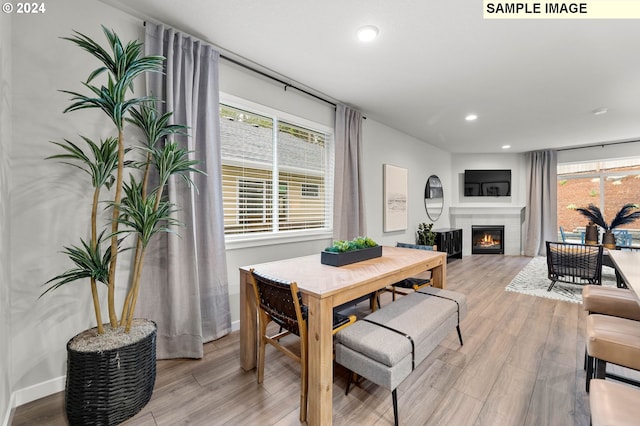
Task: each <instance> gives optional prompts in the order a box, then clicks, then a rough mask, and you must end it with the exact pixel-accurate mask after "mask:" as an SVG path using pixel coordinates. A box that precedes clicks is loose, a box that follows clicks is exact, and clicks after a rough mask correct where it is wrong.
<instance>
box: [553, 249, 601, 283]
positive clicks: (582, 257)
mask: <svg viewBox="0 0 640 426" xmlns="http://www.w3.org/2000/svg"><path fill="white" fill-rule="evenodd" d="M546 243H547V269H548V277H549V279H550V280H551V285H549V288H548V289H547V291H551V289H552V288H553V286H554V285H555V283H556V282H558V281H561V282H566V283H571V284H582V285H584V284H597V285H601V284H602V246H600V245H597V246H596V245H585V244H573V243H559V242H551V241H547V242H546Z"/></svg>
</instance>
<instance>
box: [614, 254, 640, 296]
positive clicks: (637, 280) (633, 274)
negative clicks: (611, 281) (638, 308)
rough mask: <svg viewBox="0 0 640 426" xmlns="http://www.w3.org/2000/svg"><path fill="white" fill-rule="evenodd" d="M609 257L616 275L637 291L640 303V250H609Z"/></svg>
mask: <svg viewBox="0 0 640 426" xmlns="http://www.w3.org/2000/svg"><path fill="white" fill-rule="evenodd" d="M609 259H610V260H611V263H612V264H613V267H614V268H615V270H616V275H618V276H620V278H622V281H623V282H624V283H625V284H626V285H627V287H629V288H630V289H631V290H632V291H633V292H634V293H635V295H636V297H638V303H639V304H640V251H628V250H609Z"/></svg>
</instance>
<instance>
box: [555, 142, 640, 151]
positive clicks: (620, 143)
mask: <svg viewBox="0 0 640 426" xmlns="http://www.w3.org/2000/svg"><path fill="white" fill-rule="evenodd" d="M638 142H640V140H632V141H620V142H607V143H596V144H593V145H584V146H576V147H571V148H561V149H556V151H573V150H575V149H585V148H597V147H601V148H604V147H605V146H609V145H622V144H626V143H638Z"/></svg>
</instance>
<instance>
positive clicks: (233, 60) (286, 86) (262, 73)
mask: <svg viewBox="0 0 640 426" xmlns="http://www.w3.org/2000/svg"><path fill="white" fill-rule="evenodd" d="M142 24H143V25H144V26H145V27H146V26H147V21H146V20H145V21H143V23H142ZM165 26H166V25H165ZM187 35H188V36H189V37H191V38H193V39H194V40H197V41H200V42H202V43H207V44H211V45H212V46H214V47H215V48H216V49H217V50H218V51H220V50H225V49H222V48H220V47H219V46H216V45H214V44H212V43H210V42H208V41H204V40H201V39H199V38H197V37H194V36H192V35H191V34H187ZM220 59H224V60H225V61H227V62H231V63H232V64H234V65H238V66H239V67H242V68H244V69H246V70H249V71H251V72H253V73H256V74H259V75H261V76H263V77H266V78H268V79H270V80H273V81H276V82H278V83H280V84H282V85H283V86H284V91H285V92H286V91H287V88H292V89H295V90H297V91H298V92H301V93H304V94H305V95H307V96H311V97H312V98H315V99H317V100H319V101H322V102H325V103H327V104H329V105H331V106H333V107H334V108H336V107H337V104H336V103H335V102H333V101H330V100H328V99H326V98H323V97H322V96H318V95H316V94H315V93H311V92H309V91H308V90H305V89H302V88H300V87H298V86H295V85H293V84H291V83H289V82H286V81H284V80H282V79H280V78H278V77H276V76H274V75H271V74H269V73H267V72H264V71H262V70H259V69H257V68H254V67H252V66H250V65H248V64H246V63H244V62H242V61H239V60H237V59H233V58H231V57H229V56H227V55H225V54H223V53H222V52H220ZM362 118H364V119H365V120H366V118H367V117H364V116H363V117H362Z"/></svg>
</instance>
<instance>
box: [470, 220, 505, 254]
mask: <svg viewBox="0 0 640 426" xmlns="http://www.w3.org/2000/svg"><path fill="white" fill-rule="evenodd" d="M471 254H504V226H500V225H482V226H477V225H472V226H471Z"/></svg>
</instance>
